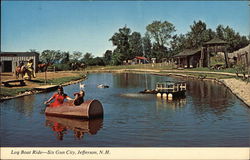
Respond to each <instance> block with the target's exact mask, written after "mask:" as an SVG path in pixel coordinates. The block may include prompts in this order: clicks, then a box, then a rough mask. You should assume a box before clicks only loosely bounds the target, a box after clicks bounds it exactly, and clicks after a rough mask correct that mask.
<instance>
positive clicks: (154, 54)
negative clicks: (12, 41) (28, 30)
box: [40, 20, 250, 70]
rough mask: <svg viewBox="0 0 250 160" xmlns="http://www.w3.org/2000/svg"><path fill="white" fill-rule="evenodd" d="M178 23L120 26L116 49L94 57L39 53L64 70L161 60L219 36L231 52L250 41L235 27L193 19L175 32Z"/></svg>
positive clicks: (60, 52)
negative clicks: (134, 27)
mask: <svg viewBox="0 0 250 160" xmlns="http://www.w3.org/2000/svg"><path fill="white" fill-rule="evenodd" d="M175 32H176V29H175V26H174V25H173V24H172V23H171V22H168V21H163V22H162V21H153V22H152V23H151V24H149V25H147V26H146V33H145V34H144V35H141V33H140V32H136V31H132V30H131V29H130V28H129V27H127V26H124V27H122V28H119V29H118V31H117V32H115V33H114V35H113V36H112V37H111V38H110V39H109V41H111V42H112V44H113V45H114V46H115V49H114V50H113V51H112V50H106V51H105V53H103V56H102V57H94V55H93V54H92V53H88V52H87V53H85V54H83V53H82V52H79V51H75V52H73V53H69V52H65V51H56V50H44V51H43V52H41V53H40V60H41V61H42V63H50V64H55V65H57V66H58V67H59V68H60V69H61V70H69V69H72V68H71V67H72V64H76V63H84V64H85V65H86V66H93V65H99V66H104V65H120V64H122V63H123V61H127V60H131V59H133V58H134V57H136V56H144V57H146V58H156V59H157V61H158V62H161V59H163V58H169V57H171V56H173V55H176V54H178V53H179V52H181V51H182V50H184V49H192V48H193V49H194V48H198V47H201V46H202V45H203V44H204V43H205V42H207V41H209V40H211V39H213V38H215V37H218V38H220V39H222V40H224V41H226V42H228V46H227V48H228V49H227V50H228V52H233V51H235V50H238V49H240V48H242V47H245V46H247V45H248V44H249V43H250V35H249V36H248V37H246V36H242V35H240V34H239V33H238V32H236V31H235V30H234V29H233V28H231V27H229V26H226V27H224V26H223V25H218V26H217V28H216V29H215V30H212V29H210V28H208V27H207V25H206V23H205V22H202V21H201V20H199V21H197V22H196V21H194V22H193V24H192V25H190V30H189V31H188V32H187V33H186V34H179V35H178V34H175Z"/></svg>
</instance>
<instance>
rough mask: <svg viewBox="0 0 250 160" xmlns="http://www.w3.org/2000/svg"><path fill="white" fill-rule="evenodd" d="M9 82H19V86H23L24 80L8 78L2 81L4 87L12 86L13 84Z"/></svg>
mask: <svg viewBox="0 0 250 160" xmlns="http://www.w3.org/2000/svg"><path fill="white" fill-rule="evenodd" d="M10 83H19V86H25V85H26V84H25V82H24V80H8V81H2V84H3V85H4V86H5V87H12V86H14V85H11V84H10Z"/></svg>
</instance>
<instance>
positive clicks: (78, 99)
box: [74, 90, 85, 106]
mask: <svg viewBox="0 0 250 160" xmlns="http://www.w3.org/2000/svg"><path fill="white" fill-rule="evenodd" d="M74 96H75V99H74V105H76V106H79V105H80V104H82V103H83V102H84V99H83V98H84V96H85V92H84V91H83V90H81V91H80V92H79V93H74Z"/></svg>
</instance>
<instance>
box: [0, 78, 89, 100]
mask: <svg viewBox="0 0 250 160" xmlns="http://www.w3.org/2000/svg"><path fill="white" fill-rule="evenodd" d="M86 78H87V77H86V76H84V77H82V78H80V79H77V80H74V81H70V82H65V83H63V84H61V86H68V85H71V84H76V83H80V82H81V81H84V80H85V79H86ZM44 92H46V90H44V91H41V90H40V91H39V90H35V89H30V90H27V91H25V92H23V93H19V94H18V95H15V96H5V97H1V99H0V102H2V101H5V100H9V99H13V98H18V97H23V96H28V95H33V94H38V93H44Z"/></svg>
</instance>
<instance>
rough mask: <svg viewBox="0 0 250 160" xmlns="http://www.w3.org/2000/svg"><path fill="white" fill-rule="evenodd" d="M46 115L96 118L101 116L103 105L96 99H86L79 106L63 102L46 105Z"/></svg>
mask: <svg viewBox="0 0 250 160" xmlns="http://www.w3.org/2000/svg"><path fill="white" fill-rule="evenodd" d="M45 114H46V115H50V116H58V117H68V118H86V119H91V118H96V117H103V107H102V104H101V102H100V101H98V100H95V99H94V100H87V101H85V102H84V103H82V104H81V105H79V106H75V105H74V104H73V103H72V102H64V103H63V104H62V105H61V106H59V107H47V108H46V110H45Z"/></svg>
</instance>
